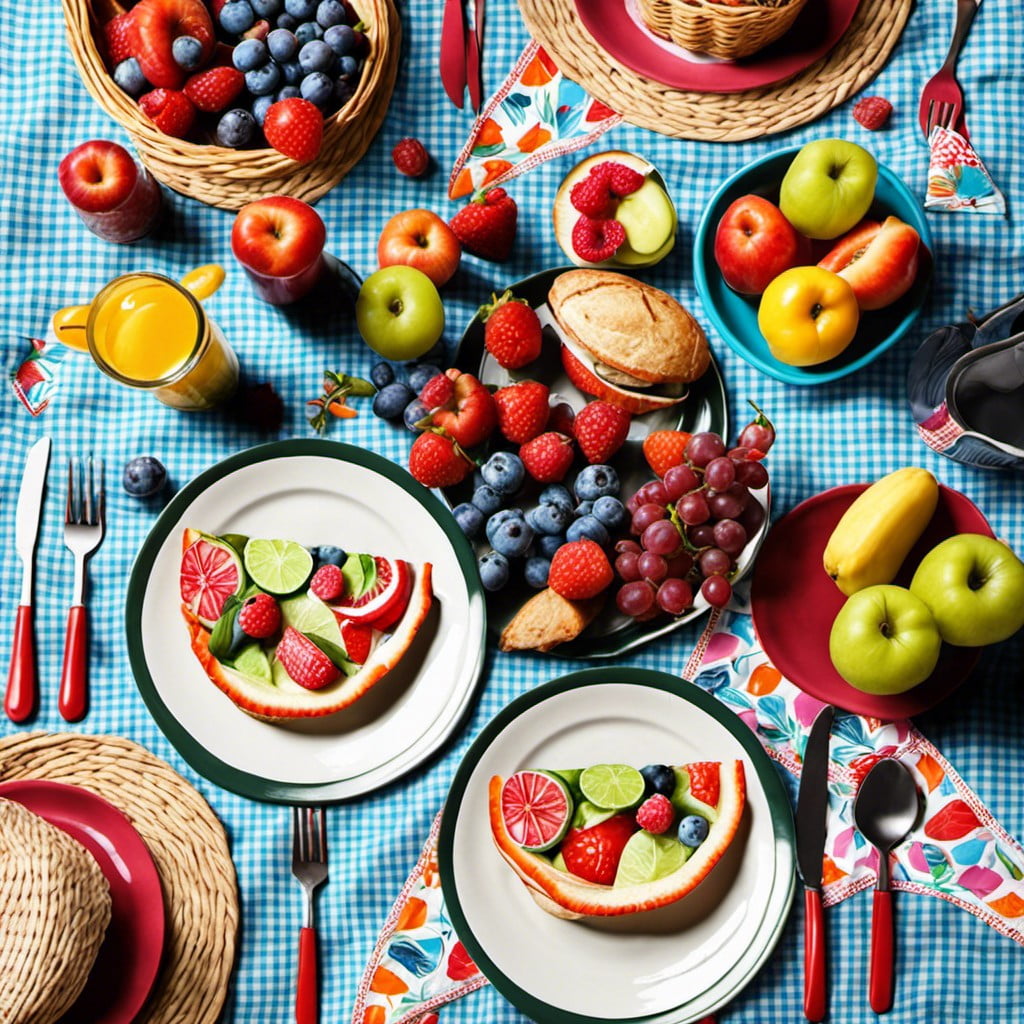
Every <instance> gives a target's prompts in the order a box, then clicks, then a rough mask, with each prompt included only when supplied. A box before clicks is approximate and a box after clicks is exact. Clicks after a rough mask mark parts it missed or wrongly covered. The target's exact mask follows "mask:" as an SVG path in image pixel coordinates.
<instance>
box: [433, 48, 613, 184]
mask: <svg viewBox="0 0 1024 1024" xmlns="http://www.w3.org/2000/svg"><path fill="white" fill-rule="evenodd" d="M621 120H622V117H621V115H619V114H616V113H615V111H614V110H612V109H611V108H610V107H607V106H605V105H604V104H603V103H601V102H599V101H598V100H595V99H594V98H593V97H592V96H590V95H588V94H587V92H586V91H585V90H584V89H583V87H582V86H580V85H577V84H576V83H575V82H573V81H570V80H569V79H568V78H566V77H565V76H564V75H563V74H562V72H561V71H559V70H558V68H557V67H556V66H555V62H554V61H553V60H552V59H551V58H550V57H549V56H548V54H547V53H546V52H545V51H544V50H543V49H542V47H541V46H540V45H539V44H538V43H537V42H536V41H534V40H531V41H530V42H529V43H528V44H527V46H526V49H525V50H523V52H522V55H521V56H520V58H519V60H517V61H516V63H515V65H514V67H513V68H512V70H511V71H510V72H509V75H508V77H507V78H506V79H505V81H504V83H503V84H502V86H501V88H500V89H499V90H498V91H497V92H496V93H495V94H494V96H492V97H491V99H490V100H488V102H487V104H486V105H485V106H484V109H483V110H482V111H481V113H480V116H479V117H478V118H477V120H476V122H475V123H474V125H473V131H472V134H471V135H470V137H469V140H468V141H467V142H466V145H465V146H464V147H463V148H462V151H461V152H460V153H459V156H458V159H457V160H456V161H455V166H454V167H453V168H452V173H451V177H450V178H449V181H448V197H449V198H450V199H458V198H459V197H460V196H467V195H470V194H471V193H474V192H479V191H480V190H481V189H482V188H486V187H489V186H492V185H500V184H502V183H503V182H506V181H508V180H509V179H510V178H514V177H516V175H519V174H522V173H524V172H525V171H528V170H530V168H531V167H536V166H537V165H538V164H542V163H544V161H546V160H551V159H553V158H554V157H557V156H562V155H563V154H564V153H572V152H575V151H576V150H577V149H582V148H583V147H584V146H588V145H589V144H590V143H591V142H593V141H594V140H595V139H597V138H598V136H600V135H603V134H604V133H605V132H606V131H607V130H608V129H609V128H611V127H613V126H614V125H617V124H618V123H619V122H620V121H621Z"/></svg>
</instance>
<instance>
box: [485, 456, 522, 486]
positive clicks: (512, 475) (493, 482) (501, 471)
mask: <svg viewBox="0 0 1024 1024" xmlns="http://www.w3.org/2000/svg"><path fill="white" fill-rule="evenodd" d="M480 475H481V477H483V481H484V483H485V484H486V485H487V486H488V487H490V488H492V489H493V490H494V491H495V492H496V493H497V494H500V495H502V496H507V495H511V494H515V493H516V491H518V490H519V488H520V487H522V485H523V480H524V478H525V476H526V468H525V466H524V464H523V460H522V459H521V458H520V457H519V456H518V455H514V454H513V453H512V452H495V453H494V454H493V455H492V456H491V457H490V458H489V459H488V460H487V461H486V462H485V463H484V464H483V466H481V467H480Z"/></svg>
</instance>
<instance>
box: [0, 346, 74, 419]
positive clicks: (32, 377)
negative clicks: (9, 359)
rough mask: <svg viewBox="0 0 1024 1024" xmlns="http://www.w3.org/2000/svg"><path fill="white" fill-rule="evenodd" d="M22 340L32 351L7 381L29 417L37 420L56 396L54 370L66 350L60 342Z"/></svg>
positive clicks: (23, 357) (55, 370)
mask: <svg viewBox="0 0 1024 1024" xmlns="http://www.w3.org/2000/svg"><path fill="white" fill-rule="evenodd" d="M25 340H26V341H28V343H29V345H30V346H31V348H30V350H29V352H28V353H27V355H24V356H22V357H21V362H19V364H18V365H17V366H16V367H15V368H14V369H13V370H12V371H11V372H10V374H9V379H10V382H11V387H12V389H13V390H14V394H15V395H16V396H17V398H18V401H19V402H21V404H22V405H23V406H24V407H25V409H27V410H28V412H29V414H30V415H31V416H38V415H39V414H40V413H41V412H42V411H43V410H44V409H45V408H46V407H47V406H48V405H49V404H50V401H51V399H52V398H53V397H54V395H55V394H56V393H57V370H58V367H59V366H60V364H61V363H62V362H63V361H64V357H65V356H66V355H67V353H68V350H67V348H66V347H65V346H64V345H62V344H61V343H60V342H59V341H51V342H46V341H42V340H40V339H39V338H27V339H25Z"/></svg>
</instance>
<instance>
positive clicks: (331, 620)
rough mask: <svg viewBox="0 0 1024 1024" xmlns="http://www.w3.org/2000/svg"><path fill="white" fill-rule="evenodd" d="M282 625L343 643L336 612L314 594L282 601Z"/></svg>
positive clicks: (301, 595)
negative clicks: (335, 615)
mask: <svg viewBox="0 0 1024 1024" xmlns="http://www.w3.org/2000/svg"><path fill="white" fill-rule="evenodd" d="M281 623H282V625H285V626H291V627H292V629H297V630H298V631H299V632H300V633H313V634H314V635H316V636H322V637H324V638H325V639H327V640H333V641H334V642H335V643H340V642H341V639H340V638H341V630H340V628H339V627H338V620H337V619H336V618H335V617H334V612H332V611H331V609H330V608H328V607H327V605H326V604H324V602H323V601H321V600H320V598H319V597H316V596H314V595H313V594H300V595H298V597H289V598H287V599H286V600H284V601H282V602H281Z"/></svg>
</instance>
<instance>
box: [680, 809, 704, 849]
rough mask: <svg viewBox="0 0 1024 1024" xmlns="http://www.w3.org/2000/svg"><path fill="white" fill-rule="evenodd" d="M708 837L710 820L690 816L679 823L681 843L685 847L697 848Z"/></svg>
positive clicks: (695, 815) (697, 815)
mask: <svg viewBox="0 0 1024 1024" xmlns="http://www.w3.org/2000/svg"><path fill="white" fill-rule="evenodd" d="M707 837H708V819H707V818H702V817H701V816H700V815H699V814H688V815H687V816H686V817H685V818H683V820H682V821H681V822H679V842H681V843H682V844H683V846H691V847H697V846H700V844H701V843H703V842H704V840H705V839H707Z"/></svg>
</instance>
